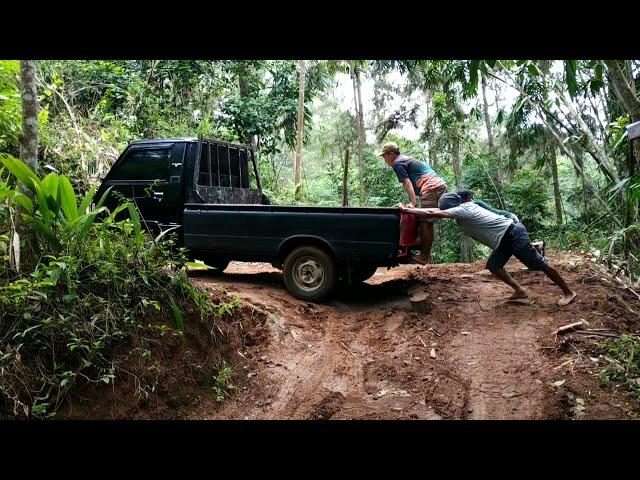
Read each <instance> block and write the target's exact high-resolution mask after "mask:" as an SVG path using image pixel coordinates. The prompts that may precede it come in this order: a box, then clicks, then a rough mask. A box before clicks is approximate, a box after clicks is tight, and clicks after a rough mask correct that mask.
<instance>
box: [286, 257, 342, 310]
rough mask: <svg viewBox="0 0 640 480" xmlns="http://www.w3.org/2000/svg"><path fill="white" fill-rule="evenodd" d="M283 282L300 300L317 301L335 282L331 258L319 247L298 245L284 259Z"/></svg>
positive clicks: (333, 265) (327, 293)
mask: <svg viewBox="0 0 640 480" xmlns="http://www.w3.org/2000/svg"><path fill="white" fill-rule="evenodd" d="M283 271H284V284H285V286H286V287H287V290H289V293H291V295H293V296H294V297H296V298H299V299H300V300H309V301H311V302H317V301H319V300H322V299H323V298H325V297H326V296H327V295H329V293H331V291H332V290H333V288H334V287H335V284H336V269H335V264H334V262H333V259H332V258H331V257H330V256H329V255H328V254H327V253H326V252H325V251H324V250H321V249H320V248H317V247H298V248H296V249H295V250H294V251H292V252H291V253H290V254H289V255H288V256H287V258H286V260H285V261H284V268H283Z"/></svg>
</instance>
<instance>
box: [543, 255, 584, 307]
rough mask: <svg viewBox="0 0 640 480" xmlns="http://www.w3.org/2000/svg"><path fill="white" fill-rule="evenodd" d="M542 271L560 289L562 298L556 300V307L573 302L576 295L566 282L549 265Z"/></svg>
mask: <svg viewBox="0 0 640 480" xmlns="http://www.w3.org/2000/svg"><path fill="white" fill-rule="evenodd" d="M542 271H543V272H544V273H545V274H546V275H547V277H549V278H550V279H551V280H552V281H553V283H555V284H556V285H558V286H559V287H560V288H561V289H562V298H561V299H560V300H558V305H560V306H561V307H564V306H565V305H569V304H570V303H571V302H572V301H573V299H574V298H576V294H575V293H574V292H573V290H571V289H570V288H569V285H567V282H565V281H564V279H563V278H562V277H561V276H560V274H559V273H558V271H557V270H556V269H555V268H553V267H552V266H551V265H549V264H547V266H546V267H544V268H543V269H542Z"/></svg>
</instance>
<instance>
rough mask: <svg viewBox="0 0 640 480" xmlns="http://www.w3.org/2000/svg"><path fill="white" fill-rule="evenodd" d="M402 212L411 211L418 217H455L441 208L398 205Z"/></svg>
mask: <svg viewBox="0 0 640 480" xmlns="http://www.w3.org/2000/svg"><path fill="white" fill-rule="evenodd" d="M398 208H399V209H400V211H401V212H402V213H411V214H413V215H416V216H417V217H426V218H455V217H454V216H453V215H450V214H448V213H447V211H446V210H440V209H439V208H407V207H398Z"/></svg>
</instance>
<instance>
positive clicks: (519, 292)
mask: <svg viewBox="0 0 640 480" xmlns="http://www.w3.org/2000/svg"><path fill="white" fill-rule="evenodd" d="M490 271H491V273H492V274H494V275H495V276H496V277H498V278H499V279H500V280H502V281H503V282H504V283H506V284H507V285H509V286H510V287H511V288H513V295H511V296H510V297H509V300H515V299H517V298H527V297H528V296H529V295H528V294H527V292H526V291H525V290H524V289H523V288H522V287H521V286H520V284H519V283H518V282H516V281H515V280H514V279H513V277H512V276H511V275H509V272H507V271H506V270H505V269H504V268H492V269H490Z"/></svg>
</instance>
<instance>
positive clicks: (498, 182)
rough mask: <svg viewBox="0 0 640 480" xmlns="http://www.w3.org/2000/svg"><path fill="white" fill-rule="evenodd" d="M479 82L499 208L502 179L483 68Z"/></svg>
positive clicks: (501, 202) (502, 204)
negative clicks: (493, 163)
mask: <svg viewBox="0 0 640 480" xmlns="http://www.w3.org/2000/svg"><path fill="white" fill-rule="evenodd" d="M480 76H481V83H482V106H483V111H484V124H485V127H486V129H487V142H488V144H489V155H490V157H491V161H492V162H495V165H494V168H493V169H492V170H491V173H492V174H491V177H492V179H493V183H494V185H495V188H496V195H497V196H498V201H499V202H500V205H501V208H504V202H503V201H502V179H501V178H500V161H499V159H498V157H497V155H496V148H495V144H494V139H493V131H492V130H491V119H490V116H489V102H488V101H487V77H486V75H485V73H484V69H481V70H480Z"/></svg>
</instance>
